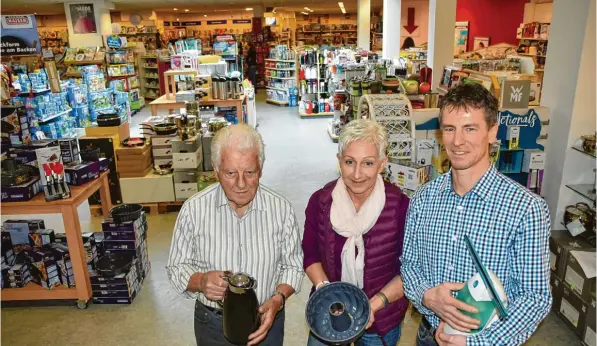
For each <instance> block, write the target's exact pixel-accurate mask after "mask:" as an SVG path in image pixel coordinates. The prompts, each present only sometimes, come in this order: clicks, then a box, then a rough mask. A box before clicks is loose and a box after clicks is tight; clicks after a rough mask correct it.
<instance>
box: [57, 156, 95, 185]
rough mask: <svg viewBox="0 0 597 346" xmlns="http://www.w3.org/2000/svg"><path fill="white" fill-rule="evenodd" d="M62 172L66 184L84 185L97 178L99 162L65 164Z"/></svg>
mask: <svg viewBox="0 0 597 346" xmlns="http://www.w3.org/2000/svg"><path fill="white" fill-rule="evenodd" d="M64 173H65V178H66V183H67V184H69V185H75V186H80V185H84V184H87V183H88V182H90V181H93V180H95V179H97V178H99V175H100V170H99V163H98V162H97V161H93V162H83V163H80V164H71V165H66V166H64Z"/></svg>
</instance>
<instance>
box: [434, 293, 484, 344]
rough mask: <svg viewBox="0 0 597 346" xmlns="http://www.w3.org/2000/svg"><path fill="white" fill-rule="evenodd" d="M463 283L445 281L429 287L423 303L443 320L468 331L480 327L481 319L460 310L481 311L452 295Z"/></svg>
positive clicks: (459, 329) (456, 328)
mask: <svg viewBox="0 0 597 346" xmlns="http://www.w3.org/2000/svg"><path fill="white" fill-rule="evenodd" d="M463 287H464V284H463V283H453V282H444V283H443V284H440V285H438V286H435V287H433V288H430V289H428V290H427V291H425V293H424V294H423V305H425V306H426V307H427V308H429V309H431V310H432V311H433V312H434V313H435V314H436V315H437V316H438V317H439V318H440V319H441V320H443V321H445V322H446V323H447V324H448V325H449V326H450V327H452V328H454V329H455V330H458V331H461V332H465V333H468V332H470V331H471V329H477V328H478V327H479V323H480V321H479V320H476V319H474V318H471V317H468V316H466V315H465V314H463V313H462V312H460V311H459V310H464V311H467V312H470V313H473V314H476V313H478V312H479V311H478V310H477V309H476V308H475V307H474V306H470V305H468V304H465V303H463V302H461V301H460V300H458V299H456V298H454V297H452V291H460V290H461V289H462V288H463Z"/></svg>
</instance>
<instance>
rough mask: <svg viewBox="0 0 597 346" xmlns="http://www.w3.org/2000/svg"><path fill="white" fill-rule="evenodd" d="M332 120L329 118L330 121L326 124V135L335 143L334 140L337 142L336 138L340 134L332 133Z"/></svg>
mask: <svg viewBox="0 0 597 346" xmlns="http://www.w3.org/2000/svg"><path fill="white" fill-rule="evenodd" d="M332 121H333V120H330V122H329V124H328V129H327V132H328V135H329V136H330V138H331V139H332V141H333V142H334V143H335V142H338V139H339V138H340V136H337V135H335V134H334V131H333V128H332Z"/></svg>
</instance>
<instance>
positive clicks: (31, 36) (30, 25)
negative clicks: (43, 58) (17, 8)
mask: <svg viewBox="0 0 597 346" xmlns="http://www.w3.org/2000/svg"><path fill="white" fill-rule="evenodd" d="M0 41H1V46H2V55H4V56H9V55H33V54H40V53H41V46H40V44H39V34H38V33H37V23H36V21H35V16H34V15H18V16H8V15H7V16H2V39H1V40H0Z"/></svg>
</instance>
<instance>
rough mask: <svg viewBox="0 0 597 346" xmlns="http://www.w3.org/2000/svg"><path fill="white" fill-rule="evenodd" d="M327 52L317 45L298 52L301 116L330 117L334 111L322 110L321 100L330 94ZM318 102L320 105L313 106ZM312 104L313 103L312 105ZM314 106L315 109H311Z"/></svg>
mask: <svg viewBox="0 0 597 346" xmlns="http://www.w3.org/2000/svg"><path fill="white" fill-rule="evenodd" d="M324 55H325V53H324V52H321V51H319V49H317V48H316V47H304V48H302V49H301V50H300V51H298V52H297V57H298V61H299V90H298V91H299V95H300V103H301V106H299V115H300V116H301V117H329V116H333V115H334V112H333V111H327V112H326V111H320V110H319V104H320V100H321V99H322V96H324V97H323V98H325V96H329V95H330V91H329V90H328V89H329V88H330V85H329V84H330V83H329V79H330V78H329V76H328V73H327V60H328V59H327V58H325V57H324ZM313 103H317V104H318V107H313V106H312V105H313ZM310 104H311V105H310ZM309 107H312V109H313V110H317V112H315V111H309V110H310V108H309Z"/></svg>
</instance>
